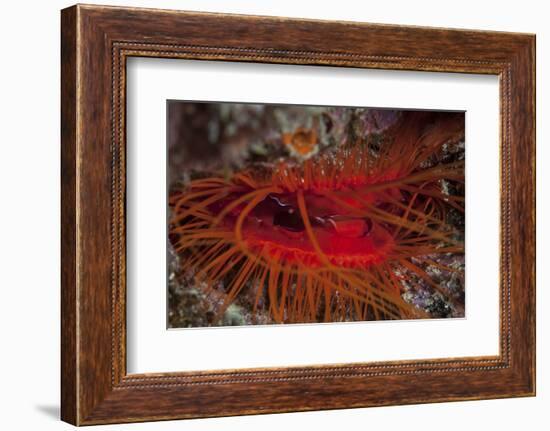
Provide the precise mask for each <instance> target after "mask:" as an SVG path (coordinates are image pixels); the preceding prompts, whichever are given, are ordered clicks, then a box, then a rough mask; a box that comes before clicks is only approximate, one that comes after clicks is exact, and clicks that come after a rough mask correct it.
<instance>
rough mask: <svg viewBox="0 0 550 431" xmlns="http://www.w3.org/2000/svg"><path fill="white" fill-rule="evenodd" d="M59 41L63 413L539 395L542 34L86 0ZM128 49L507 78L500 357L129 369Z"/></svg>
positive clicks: (156, 414) (139, 414) (117, 418)
mask: <svg viewBox="0 0 550 431" xmlns="http://www.w3.org/2000/svg"><path fill="white" fill-rule="evenodd" d="M335 35H337V37H335ZM61 36H62V104H61V105H62V194H63V196H62V266H63V267H62V340H63V341H62V418H63V420H65V421H67V422H70V423H73V424H77V425H86V424H98V423H111V422H135V421H144V420H161V419H174V418H187V417H206V416H221V415H238V414H252V413H269V412H285V411H300V410H316V409H331V408H351V407H365V406H378V405H389V404H411V403H421V402H440V401H448V400H467V399H480V398H501V397H510V396H528V395H533V394H534V391H535V263H534V262H535V243H534V242H535V188H534V187H535V180H534V178H535V173H534V167H535V163H534V157H535V153H534V151H535V143H534V130H535V129H534V118H535V112H534V98H535V88H534V83H535V77H534V70H535V67H534V65H535V50H534V49H535V38H534V36H533V35H525V34H512V33H499V32H480V31H465V30H448V29H432V28H422V27H402V26H389V25H374V24H360V23H349V22H347V23H343V22H330V21H311V20H295V19H285V18H269V17H251V16H240V15H218V14H203V13H187V12H177V11H162V10H147V9H131V8H117V7H101V6H80V5H79V6H74V7H72V8H69V9H65V10H63V11H62V35H61ZM130 56H148V57H165V58H186V59H199V60H204V61H209V60H218V61H245V62H262V63H284V64H301V65H332V66H346V67H362V68H379V69H402V70H426V71H445V72H462V73H484V74H495V75H498V76H499V77H500V89H501V91H500V105H501V167H502V169H501V213H502V214H501V220H500V225H501V256H502V258H501V268H500V269H501V283H500V292H501V297H500V298H501V306H500V316H501V328H500V335H501V342H500V346H501V348H500V354H499V356H496V357H482V358H479V357H467V358H442V359H440V360H438V359H433V360H422V361H406V362H382V363H365V364H339V365H327V366H310V367H307V366H306V367H294V368H268V369H246V370H225V371H216V372H214V371H208V370H205V371H204V372H187V373H159V374H142V375H127V373H126V365H125V364H126V356H125V355H126V351H125V344H126V343H125V334H126V329H125V295H126V285H125V280H126V276H125V275H126V271H125V190H126V185H125V180H126V175H125V152H126V139H125V121H126V120H125V116H126V112H125V100H126V70H125V67H126V59H127V58H128V57H130ZM495 222H497V221H496V220H495Z"/></svg>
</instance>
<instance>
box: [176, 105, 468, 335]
mask: <svg viewBox="0 0 550 431" xmlns="http://www.w3.org/2000/svg"><path fill="white" fill-rule="evenodd" d="M169 122H170V124H169V130H170V133H169V153H168V154H169V185H170V190H169V198H168V201H169V202H168V203H169V213H170V217H169V228H168V235H169V245H168V247H169V250H168V254H169V257H170V264H169V271H170V277H169V307H168V308H169V322H170V326H172V327H188V326H220V325H246V324H269V323H318V322H349V321H362V320H387V319H408V318H433V317H438V318H442V317H462V316H464V245H463V241H464V114H463V113H453V112H427V111H397V110H380V109H370V108H336V107H326V108H323V107H300V106H281V105H244V104H213V103H212V104H207V103H202V104H201V103H187V102H170V104H169Z"/></svg>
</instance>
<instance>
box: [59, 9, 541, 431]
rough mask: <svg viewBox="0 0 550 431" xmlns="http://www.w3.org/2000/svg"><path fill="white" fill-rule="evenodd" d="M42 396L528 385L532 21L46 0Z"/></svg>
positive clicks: (249, 410) (230, 410)
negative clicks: (56, 225)
mask: <svg viewBox="0 0 550 431" xmlns="http://www.w3.org/2000/svg"><path fill="white" fill-rule="evenodd" d="M61 16H62V26H61V44H62V46H61V49H62V65H61V71H62V94H61V102H62V103H61V107H62V112H61V116H62V154H61V160H62V286H61V288H62V328H61V329H62V337H61V339H62V346H61V350H62V364H61V365H62V382H61V383H62V390H61V393H62V394H61V396H62V400H61V415H62V419H63V420H65V421H67V422H69V423H72V424H75V425H91V424H104V423H117V422H138V421H152V420H166V419H179V418H196V417H212V416H226V415H240V414H257V413H272V412H288V411H306V410H321V409H340V408H353V407H368V406H382V405H395V404H412V403H429V402H441V401H455V400H475V399H489V398H503V397H518V396H533V395H534V394H535V161H534V160H535V109H534V101H535V78H534V73H535V72H534V71H535V37H534V36H533V35H529V34H513V33H501V32H486V31H470V30H450V29H436V28H422V27H403V26H391V25H377V24H365V23H352V22H329V21H313V20H297V19H286V18H275V17H254V16H239V15H220V14H212V13H196V12H193V13H190V12H179V11H168V10H152V9H151V10H149V9H134V8H119V7H104V6H93V5H86V6H83V5H77V6H73V7H70V8H68V9H64V10H63V11H62V15H61Z"/></svg>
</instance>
